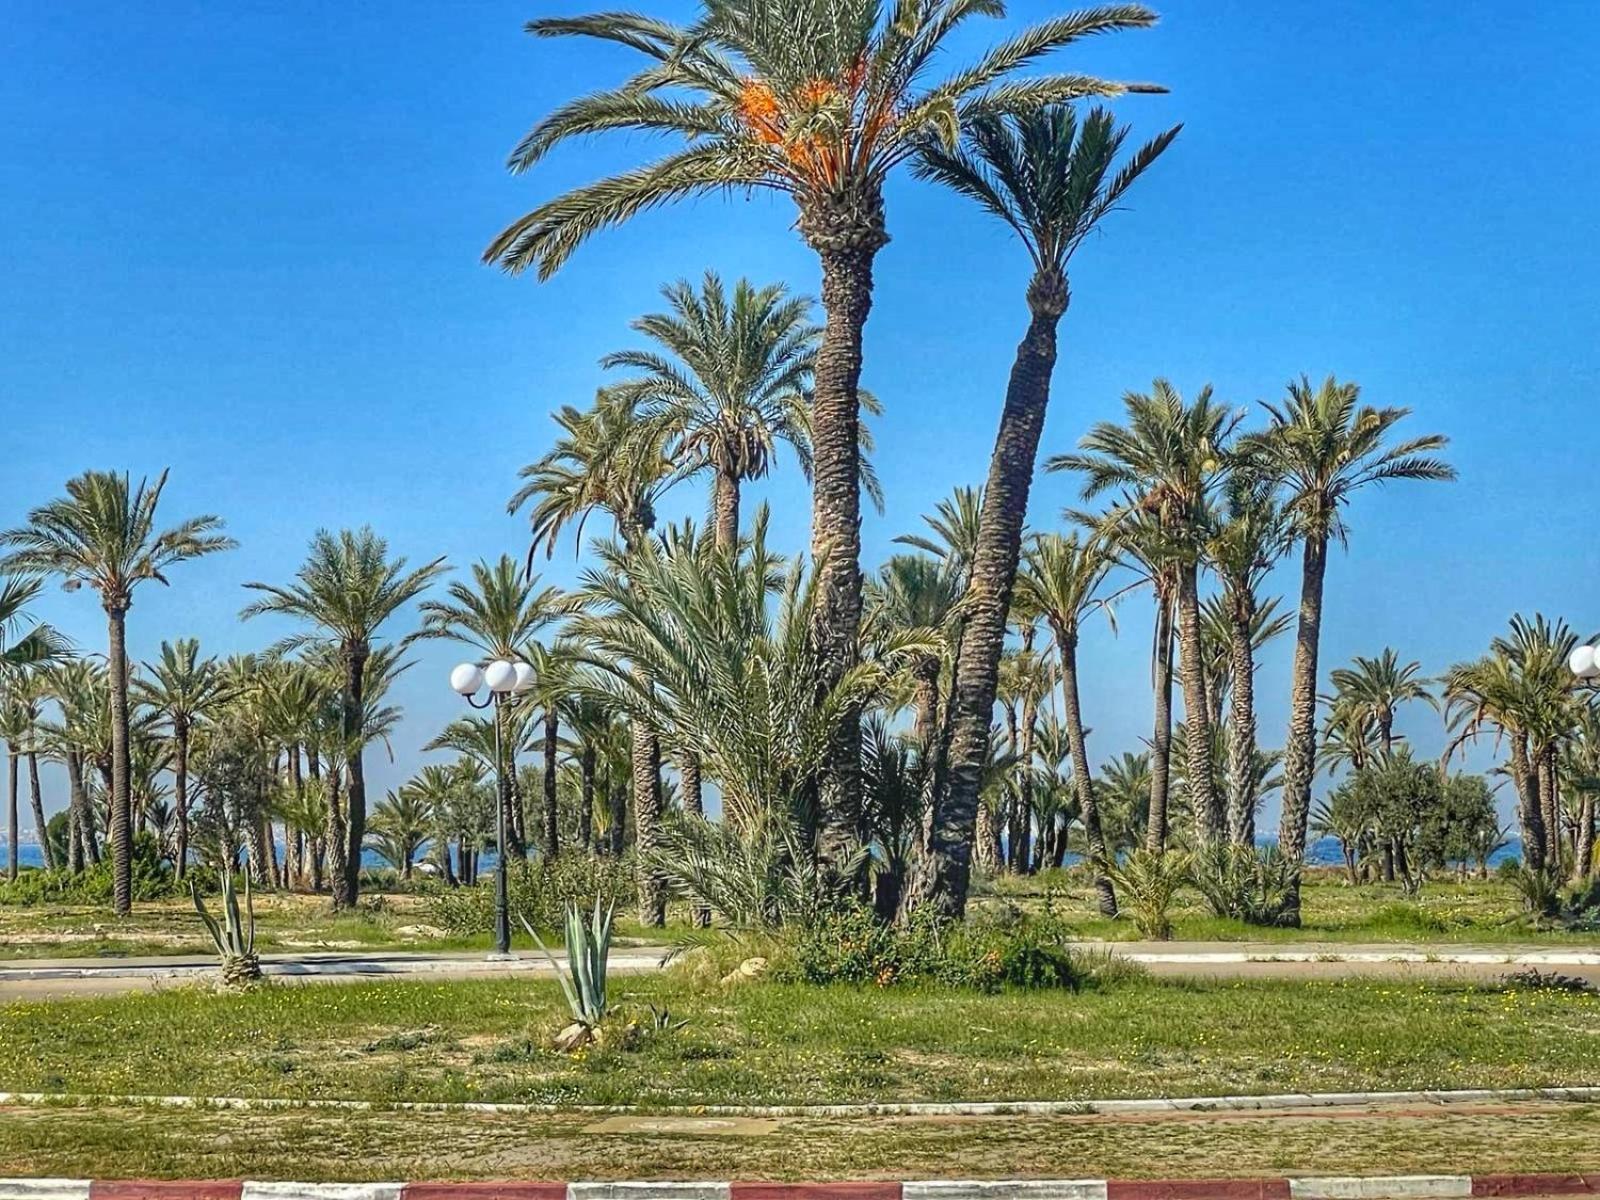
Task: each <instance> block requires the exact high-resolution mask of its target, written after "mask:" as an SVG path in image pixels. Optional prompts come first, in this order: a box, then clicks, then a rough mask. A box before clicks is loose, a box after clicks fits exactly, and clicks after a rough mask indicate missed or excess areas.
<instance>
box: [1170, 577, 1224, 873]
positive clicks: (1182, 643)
mask: <svg viewBox="0 0 1600 1200" xmlns="http://www.w3.org/2000/svg"><path fill="white" fill-rule="evenodd" d="M1178 673H1179V675H1180V676H1182V679H1183V717H1184V733H1185V735H1186V736H1185V738H1184V746H1185V749H1187V751H1188V755H1187V772H1186V773H1187V776H1188V778H1187V783H1188V785H1189V805H1190V808H1191V809H1192V810H1193V812H1194V823H1195V834H1196V835H1197V840H1198V841H1199V842H1200V843H1201V844H1202V845H1212V844H1214V843H1216V842H1218V841H1220V840H1221V838H1222V834H1223V827H1224V824H1225V821H1224V818H1223V814H1222V803H1221V801H1220V799H1219V798H1218V796H1217V776H1216V770H1215V767H1214V764H1213V762H1212V755H1211V750H1212V745H1211V709H1210V708H1209V707H1208V705H1207V703H1206V670H1205V658H1204V652H1203V650H1202V649H1201V646H1200V568H1199V566H1198V565H1197V564H1195V563H1182V564H1180V566H1179V568H1178Z"/></svg>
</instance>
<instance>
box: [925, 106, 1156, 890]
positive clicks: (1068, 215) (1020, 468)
mask: <svg viewBox="0 0 1600 1200" xmlns="http://www.w3.org/2000/svg"><path fill="white" fill-rule="evenodd" d="M963 132H964V135H965V137H964V140H963V142H962V143H960V144H959V145H954V146H952V145H949V144H946V143H943V142H940V141H937V140H934V139H929V140H927V141H926V143H925V145H924V146H923V149H922V154H921V157H920V158H919V159H918V161H917V164H916V168H915V170H916V173H917V174H918V175H919V176H921V177H922V178H925V179H932V180H935V181H937V182H939V183H942V184H944V185H945V186H947V187H950V188H953V189H954V190H955V191H957V192H958V193H960V194H961V195H964V196H967V197H968V198H970V199H972V200H974V201H976V202H977V204H978V205H979V206H980V207H981V208H983V209H984V211H986V212H987V213H989V214H990V215H991V216H993V217H996V218H997V219H999V220H1000V221H1003V222H1004V223H1005V224H1006V225H1008V226H1010V228H1011V229H1012V231H1013V232H1015V233H1016V235H1017V237H1018V238H1019V239H1020V240H1021V242H1022V244H1023V247H1024V249H1025V250H1026V251H1027V252H1028V256H1029V258H1030V259H1031V261H1032V265H1033V275H1032V278H1031V279H1030V280H1029V283H1028V290H1027V301H1028V310H1029V314H1030V321H1029V325H1028V329H1027V331H1026V333H1025V334H1024V335H1023V338H1022V342H1021V343H1020V344H1019V345H1018V347H1017V354H1016V359H1015V361H1014V363H1013V364H1012V367H1011V378H1010V382H1009V383H1008V385H1007V387H1006V399H1005V405H1004V407H1003V409H1002V410H1001V415H1000V428H999V431H998V433H997V434H996V436H995V444H994V453H993V455H992V456H991V458H990V461H989V477H988V481H987V483H986V484H985V485H984V489H983V509H982V513H981V515H980V518H979V524H978V537H977V543H976V545H975V546H974V549H973V563H972V579H971V583H970V585H969V588H968V593H967V597H966V600H965V602H964V608H965V610H966V629H965V631H964V636H963V637H962V642H961V652H960V655H959V656H958V658H957V660H956V667H955V682H954V685H953V689H952V705H953V709H954V721H953V729H952V739H951V748H950V760H951V761H950V772H949V783H948V787H947V789H946V792H945V794H943V795H941V796H940V797H939V798H938V801H937V808H936V811H935V814H934V837H933V845H932V848H931V853H930V854H928V855H927V856H925V858H924V859H923V861H922V864H921V866H920V867H919V878H918V880H917V882H916V884H915V885H914V889H913V890H914V898H915V894H916V893H919V892H920V893H921V897H920V898H922V899H924V900H932V901H933V902H934V903H936V904H937V905H939V906H940V907H941V908H943V909H946V910H949V911H952V912H959V911H960V910H961V908H962V907H963V905H964V895H965V892H966V869H965V866H964V864H963V861H962V860H963V858H964V855H965V853H966V850H965V848H966V847H969V846H970V844H971V839H972V828H973V824H972V823H973V820H974V818H975V816H976V811H977V810H976V804H977V792H978V777H979V774H980V772H981V770H982V764H983V762H984V761H985V759H986V757H987V753H988V750H987V746H986V744H985V743H986V741H987V738H988V736H989V723H990V714H991V710H992V709H993V707H994V697H995V681H996V678H997V672H998V670H999V664H1000V654H1001V648H1002V646H1003V645H1004V642H1005V627H1006V617H1007V612H1008V610H1009V607H1010V603H1011V592H1012V588H1013V586H1014V585H1015V582H1016V575H1017V564H1018V562H1019V559H1020V555H1021V551H1022V527H1023V523H1024V521H1025V520H1026V518H1027V512H1028V494H1029V491H1030V490H1031V487H1032V483H1033V470H1034V462H1035V460H1036V458H1037V456H1038V450H1039V436H1040V433H1041V432H1042V431H1043V429H1044V418H1045V411H1046V409H1047V408H1048V406H1049V403H1050V379H1051V376H1052V374H1053V373H1054V371H1055V364H1056V355H1057V349H1056V331H1057V328H1058V326H1059V325H1060V323H1061V318H1062V317H1063V316H1064V315H1065V313H1066V311H1067V306H1068V304H1069V303H1070V300H1071V286H1070V283H1069V279H1068V268H1069V265H1070V262H1071V259H1072V256H1073V254H1074V253H1075V252H1076V251H1077V249H1078V247H1079V246H1081V245H1082V244H1083V241H1084V239H1085V238H1087V237H1088V236H1089V235H1090V233H1092V232H1093V231H1094V230H1095V228H1096V227H1097V226H1098V225H1099V223H1100V221H1101V219H1102V218H1103V217H1105V216H1106V214H1107V213H1109V212H1111V211H1112V210H1113V209H1114V208H1116V206H1117V204H1118V202H1119V201H1120V200H1121V199H1122V198H1123V196H1124V195H1125V194H1126V192H1127V190H1128V188H1130V187H1131V186H1133V182H1134V180H1136V179H1137V178H1138V177H1139V176H1140V174H1142V173H1143V171H1144V170H1145V169H1146V168H1147V167H1148V166H1149V165H1150V164H1151V163H1153V162H1154V161H1155V160H1156V159H1157V158H1158V157H1159V156H1160V154H1161V152H1162V151H1163V150H1165V149H1166V148H1167V146H1168V145H1170V144H1171V142H1172V139H1173V138H1174V137H1176V136H1177V134H1178V130H1177V129H1176V128H1174V129H1170V130H1168V131H1167V132H1166V133H1163V134H1162V135H1160V136H1159V137H1157V138H1155V139H1153V140H1152V141H1150V142H1148V143H1147V144H1146V145H1144V146H1143V147H1141V148H1140V149H1139V150H1138V151H1137V152H1135V153H1134V154H1133V155H1132V156H1131V157H1130V158H1129V159H1128V160H1127V161H1126V162H1125V163H1124V164H1123V165H1122V166H1121V167H1120V169H1116V170H1115V171H1113V167H1114V165H1115V162H1116V159H1117V157H1118V155H1119V154H1120V153H1121V149H1122V144H1123V142H1124V141H1125V140H1126V138H1127V132H1128V131H1127V129H1126V127H1123V128H1118V127H1117V126H1116V124H1115V122H1114V121H1113V120H1112V117H1111V114H1110V113H1109V112H1107V111H1106V110H1105V109H1103V108H1096V109H1094V110H1093V111H1092V112H1090V113H1089V114H1088V116H1086V117H1085V118H1083V120H1082V121H1081V122H1080V120H1079V118H1078V114H1077V113H1076V111H1075V110H1074V109H1072V108H1071V107H1070V106H1069V105H1066V104H1057V105H1050V106H1047V107H1042V108H1034V109H1028V110H1024V111H1021V112H1013V113H1010V114H1005V115H1002V114H1000V113H982V114H978V115H975V116H973V117H972V118H971V119H970V120H968V121H966V122H965V123H964V128H963ZM958 893H959V894H960V897H961V898H957V894H958Z"/></svg>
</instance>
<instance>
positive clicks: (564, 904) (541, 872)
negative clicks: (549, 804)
mask: <svg viewBox="0 0 1600 1200" xmlns="http://www.w3.org/2000/svg"><path fill="white" fill-rule="evenodd" d="M507 883H508V891H509V899H510V905H511V919H512V921H513V922H518V923H521V924H524V925H528V926H531V927H532V928H534V929H537V930H539V931H541V932H542V933H545V934H547V935H548V934H556V933H559V932H561V930H562V929H563V928H564V926H565V923H566V913H567V909H568V908H569V907H572V906H577V907H579V908H584V909H588V908H592V907H593V906H594V905H595V904H596V902H598V903H599V904H600V906H601V908H617V907H621V906H622V905H623V904H625V903H626V902H627V901H628V898H629V897H631V896H632V895H633V892H634V873H633V859H632V857H631V856H630V857H627V858H623V859H614V858H591V857H590V856H589V855H586V854H572V855H565V856H563V857H561V858H557V859H554V860H552V859H544V858H542V859H539V860H537V861H535V862H522V861H520V860H519V861H513V862H512V863H511V871H510V875H509V876H508V877H507ZM425 911H426V913H427V920H428V923H429V924H432V925H436V926H438V927H439V928H440V929H443V930H444V931H445V932H446V933H449V934H453V935H455V936H457V937H466V936H470V935H472V934H480V933H491V932H493V930H494V879H493V878H492V877H485V878H484V879H482V880H480V881H479V882H478V883H477V884H476V885H474V886H472V887H456V888H452V887H444V886H442V885H438V884H433V885H430V886H429V888H428V891H427V900H426V903H425Z"/></svg>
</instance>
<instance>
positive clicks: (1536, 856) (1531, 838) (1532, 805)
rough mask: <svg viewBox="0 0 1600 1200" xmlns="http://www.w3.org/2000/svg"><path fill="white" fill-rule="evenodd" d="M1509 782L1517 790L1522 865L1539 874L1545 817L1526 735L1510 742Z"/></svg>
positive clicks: (1516, 736) (1523, 734)
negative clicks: (1511, 782)
mask: <svg viewBox="0 0 1600 1200" xmlns="http://www.w3.org/2000/svg"><path fill="white" fill-rule="evenodd" d="M1511 778H1512V780H1513V781H1514V782H1515V783H1516V787H1517V816H1518V818H1519V821H1520V823H1521V826H1522V863H1523V865H1524V866H1525V867H1527V869H1528V870H1530V871H1542V870H1544V866H1545V855H1544V844H1545V839H1544V813H1543V810H1542V809H1541V807H1540V804H1539V785H1538V782H1537V780H1536V779H1535V778H1534V769H1533V764H1532V762H1530V761H1529V755H1528V735H1527V734H1525V733H1518V734H1516V735H1514V736H1513V737H1512V738H1511Z"/></svg>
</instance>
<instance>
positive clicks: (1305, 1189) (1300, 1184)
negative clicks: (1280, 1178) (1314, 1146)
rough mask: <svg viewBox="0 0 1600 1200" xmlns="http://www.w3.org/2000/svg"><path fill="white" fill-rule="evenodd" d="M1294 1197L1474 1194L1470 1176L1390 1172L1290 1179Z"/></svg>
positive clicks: (1407, 1198) (1417, 1199)
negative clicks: (1382, 1174) (1394, 1173)
mask: <svg viewBox="0 0 1600 1200" xmlns="http://www.w3.org/2000/svg"><path fill="white" fill-rule="evenodd" d="M1289 1195H1290V1196H1291V1197H1293V1198H1294V1200H1379V1198H1381V1200H1443V1198H1446V1197H1457V1196H1470V1195H1472V1176H1470V1175H1390V1176H1372V1177H1370V1178H1361V1177H1359V1176H1354V1177H1352V1176H1344V1177H1339V1178H1327V1177H1323V1178H1316V1177H1312V1178H1307V1179H1291V1180H1289Z"/></svg>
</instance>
